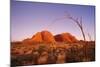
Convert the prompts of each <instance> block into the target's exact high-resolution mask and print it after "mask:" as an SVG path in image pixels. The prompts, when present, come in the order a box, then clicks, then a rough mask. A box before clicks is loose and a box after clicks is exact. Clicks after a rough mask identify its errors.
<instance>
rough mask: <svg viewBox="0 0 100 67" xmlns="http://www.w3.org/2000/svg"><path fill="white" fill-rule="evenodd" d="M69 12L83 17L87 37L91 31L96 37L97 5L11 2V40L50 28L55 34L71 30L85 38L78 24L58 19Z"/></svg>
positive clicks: (70, 31) (17, 39)
mask: <svg viewBox="0 0 100 67" xmlns="http://www.w3.org/2000/svg"><path fill="white" fill-rule="evenodd" d="M67 12H68V13H70V14H71V15H72V16H74V17H81V16H82V18H83V26H84V29H85V34H86V38H87V40H88V36H87V34H88V33H89V34H90V35H91V37H92V39H93V40H94V39H95V7H94V6H82V5H68V4H55V3H52V4H50V3H40V2H21V1H12V2H11V41H20V40H23V39H25V38H30V37H32V36H33V35H34V34H35V33H36V32H39V31H42V30H48V31H50V32H52V33H53V34H54V35H56V34H60V33H63V32H69V33H71V34H72V35H74V36H76V37H77V38H78V39H83V38H82V34H81V31H80V29H79V28H78V26H77V25H76V24H75V23H74V22H73V21H72V20H69V19H62V20H58V21H56V22H55V23H53V24H52V25H51V26H49V27H48V25H50V24H51V23H52V22H53V21H54V20H55V19H57V18H62V17H63V16H65V15H67Z"/></svg>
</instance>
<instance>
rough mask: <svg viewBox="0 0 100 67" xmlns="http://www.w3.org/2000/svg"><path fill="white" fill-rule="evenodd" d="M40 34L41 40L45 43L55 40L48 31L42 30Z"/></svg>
mask: <svg viewBox="0 0 100 67" xmlns="http://www.w3.org/2000/svg"><path fill="white" fill-rule="evenodd" d="M41 35H42V39H43V42H46V43H54V42H55V38H54V37H53V35H52V34H51V33H50V32H48V31H42V32H41Z"/></svg>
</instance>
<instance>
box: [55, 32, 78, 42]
mask: <svg viewBox="0 0 100 67" xmlns="http://www.w3.org/2000/svg"><path fill="white" fill-rule="evenodd" d="M54 37H55V40H56V41H58V42H69V43H73V42H77V41H78V40H77V39H76V38H75V37H74V36H72V35H71V34H70V33H62V34H58V35H56V36H54Z"/></svg>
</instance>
